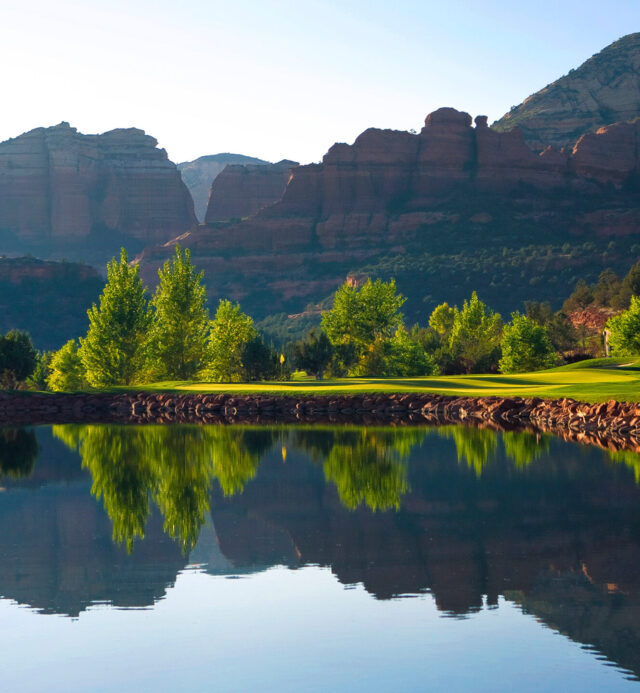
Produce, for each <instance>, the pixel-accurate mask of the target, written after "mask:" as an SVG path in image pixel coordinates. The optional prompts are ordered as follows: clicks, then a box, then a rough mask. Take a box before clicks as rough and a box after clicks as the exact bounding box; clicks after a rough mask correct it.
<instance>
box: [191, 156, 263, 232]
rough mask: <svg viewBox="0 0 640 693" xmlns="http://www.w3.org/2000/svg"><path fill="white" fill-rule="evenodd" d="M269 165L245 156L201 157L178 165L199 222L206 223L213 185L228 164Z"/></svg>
mask: <svg viewBox="0 0 640 693" xmlns="http://www.w3.org/2000/svg"><path fill="white" fill-rule="evenodd" d="M268 163H269V162H268V161H263V160H262V159H256V158H255V157H253V156H244V155H243V154H210V155H207V156H201V157H199V158H197V159H195V160H194V161H183V162H182V163H181V164H178V170H179V171H180V173H181V175H182V180H183V181H184V183H185V185H186V186H187V188H189V192H190V193H191V197H193V205H194V209H195V213H196V216H197V217H198V220H199V221H204V215H205V214H206V213H207V204H208V202H209V192H210V191H211V185H212V183H213V181H214V180H215V179H216V177H217V176H218V175H219V174H220V173H221V172H222V171H223V169H224V167H225V166H226V165H227V164H251V165H253V166H258V165H261V164H268Z"/></svg>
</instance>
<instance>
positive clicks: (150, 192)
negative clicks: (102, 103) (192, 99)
mask: <svg viewBox="0 0 640 693" xmlns="http://www.w3.org/2000/svg"><path fill="white" fill-rule="evenodd" d="M195 223H196V219H195V216H194V213H193V202H192V200H191V196H190V195H189V191H188V190H187V189H186V187H185V185H184V183H183V182H182V179H181V178H180V174H179V172H178V170H177V169H176V167H175V165H174V164H173V163H172V162H171V161H169V159H168V158H167V153H166V152H165V150H164V149H158V147H157V142H156V140H155V139H153V137H149V136H148V135H146V134H145V133H144V132H143V131H142V130H137V129H135V128H129V129H119V130H111V131H110V132H106V133H104V134H102V135H83V134H81V133H79V132H78V131H77V130H76V129H75V128H72V127H71V126H70V125H69V124H68V123H60V124H59V125H56V126H55V127H50V128H38V129H36V130H32V131H31V132H27V133H25V134H24V135H20V136H19V137H16V138H15V139H11V140H7V141H6V142H3V143H1V144H0V235H2V237H3V241H6V242H7V243H8V244H9V246H11V244H13V245H15V246H17V247H18V248H20V249H22V250H25V249H28V250H34V251H36V252H38V253H39V254H40V253H42V254H44V255H51V254H55V252H56V250H59V249H67V248H74V247H75V248H80V249H83V250H84V252H91V250H90V249H89V248H88V246H89V245H91V246H93V247H94V248H99V247H101V246H108V247H109V250H111V249H112V246H115V247H116V249H117V247H118V245H120V244H124V245H129V247H130V248H131V249H132V250H136V251H137V250H139V249H140V248H141V247H142V246H143V245H147V244H150V243H162V242H164V241H167V240H169V239H170V238H173V237H175V236H176V235H178V234H180V233H184V232H185V231H187V230H188V229H190V228H191V227H192V226H194V225H195ZM4 245H5V247H6V245H7V244H6V243H5V244H4ZM83 259H85V258H83Z"/></svg>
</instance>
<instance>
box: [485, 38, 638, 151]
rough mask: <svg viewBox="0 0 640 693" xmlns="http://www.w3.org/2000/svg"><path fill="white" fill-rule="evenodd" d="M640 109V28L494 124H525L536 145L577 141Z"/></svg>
mask: <svg viewBox="0 0 640 693" xmlns="http://www.w3.org/2000/svg"><path fill="white" fill-rule="evenodd" d="M639 115H640V33H637V34H629V35H627V36H623V37H622V38H621V39H619V40H618V41H615V42H614V43H612V44H611V45H609V46H607V47H606V48H604V49H603V50H602V51H600V53H597V54H596V55H594V56H593V57H591V58H589V60H587V61H586V62H585V63H583V64H582V65H581V66H580V67H578V68H577V69H575V70H571V71H570V72H569V74H567V75H565V76H564V77H561V78H560V79H558V80H556V81H555V82H552V83H551V84H549V85H547V86H546V87H545V88H544V89H541V90H540V91H538V92H536V93H535V94H533V95H532V96H529V97H528V98H527V99H525V100H524V101H523V103H521V104H520V105H519V106H515V107H514V108H512V109H511V111H510V112H509V113H507V114H505V115H504V116H503V117H502V118H501V119H500V120H498V121H497V122H496V123H494V124H493V126H492V127H493V128H494V129H495V130H497V131H499V132H504V131H506V130H510V129H512V128H513V127H515V126H518V127H520V128H521V130H522V132H523V134H524V138H525V140H526V142H527V143H528V144H529V145H530V146H531V147H532V148H533V149H534V150H536V151H541V150H542V149H544V147H546V146H547V145H549V144H553V145H555V146H557V147H562V146H568V145H573V143H574V142H575V141H576V140H577V139H578V138H579V137H580V135H582V134H584V133H586V132H594V131H595V130H597V129H598V128H599V127H601V126H603V125H609V124H611V123H615V122H626V121H630V120H632V119H634V118H637V117H638V116H639Z"/></svg>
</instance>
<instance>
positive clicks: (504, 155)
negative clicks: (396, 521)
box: [142, 108, 640, 312]
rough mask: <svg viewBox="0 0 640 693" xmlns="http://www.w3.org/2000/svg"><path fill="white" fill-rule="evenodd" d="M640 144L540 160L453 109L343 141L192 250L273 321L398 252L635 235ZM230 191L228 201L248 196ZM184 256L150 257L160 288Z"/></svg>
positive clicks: (515, 139)
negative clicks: (275, 195) (290, 304)
mask: <svg viewBox="0 0 640 693" xmlns="http://www.w3.org/2000/svg"><path fill="white" fill-rule="evenodd" d="M639 138H640V124H638V123H635V124H627V125H619V126H611V127H609V128H603V129H601V130H599V131H598V132H597V133H595V134H592V135H585V136H584V137H582V138H581V139H580V140H579V141H578V142H577V144H576V145H575V147H573V149H571V150H566V149H563V150H561V151H558V150H556V149H553V148H552V147H548V148H546V149H545V150H544V151H543V152H542V153H541V154H536V153H535V152H534V151H532V150H531V149H530V148H529V147H528V146H527V144H526V143H525V141H524V139H523V136H522V133H521V132H520V131H519V130H517V129H514V130H511V131H509V132H504V133H499V132H496V131H494V130H491V129H489V128H488V127H487V121H486V117H484V116H479V117H478V118H476V120H475V126H474V125H473V124H472V120H471V117H470V116H469V115H468V114H467V113H462V112H459V111H456V110H455V109H452V108H441V109H439V110H437V111H435V112H434V113H431V114H430V115H429V116H428V117H427V119H426V121H425V126H424V128H423V129H422V131H421V132H420V133H419V134H411V133H408V132H399V131H393V130H378V129H369V130H366V131H365V132H364V133H362V134H361V135H360V136H359V137H358V138H357V139H356V140H355V142H354V143H353V145H347V144H335V145H334V146H333V147H331V149H330V150H329V151H328V153H327V154H326V155H325V157H324V159H323V161H322V163H321V164H311V165H308V166H298V167H297V168H294V169H293V170H292V172H291V178H290V180H289V183H288V185H287V187H286V190H285V192H284V195H283V196H282V199H281V200H280V201H279V202H277V203H275V204H273V205H271V206H268V207H266V208H264V209H262V210H260V211H259V212H258V213H256V214H254V215H253V216H252V217H250V218H248V219H246V220H245V221H242V222H240V223H234V224H232V225H231V226H227V227H224V228H220V227H219V225H217V226H216V227H213V226H210V227H207V226H203V227H200V229H199V230H198V231H196V232H194V233H189V234H186V235H185V236H184V237H182V239H181V243H183V244H186V245H188V246H190V247H191V248H192V252H193V256H194V258H197V262H198V264H199V265H200V266H201V267H203V268H204V269H205V271H206V272H207V277H206V281H207V283H208V285H209V288H210V291H211V294H212V295H213V296H220V295H223V296H224V295H227V296H231V297H233V298H236V299H244V297H246V296H247V295H249V294H250V293H251V292H256V291H258V290H259V288H260V287H262V290H263V293H265V292H268V294H269V295H270V297H271V298H270V299H269V305H271V306H273V308H272V312H273V311H274V310H276V309H277V308H276V306H277V305H278V303H282V301H286V300H288V299H291V298H293V297H296V296H297V297H300V303H302V305H304V301H305V300H306V299H313V300H315V299H316V298H322V293H321V292H323V291H324V292H326V293H329V291H330V290H331V289H332V288H334V287H335V286H336V285H337V284H338V283H339V281H341V280H342V279H343V277H344V274H345V273H346V272H347V271H349V270H351V269H353V268H354V267H357V266H358V265H362V264H366V262H367V261H368V260H369V259H370V258H372V257H375V256H378V257H379V256H381V255H382V254H384V253H390V252H391V253H399V254H401V255H402V254H404V255H406V254H407V253H410V252H411V251H412V250H414V249H424V248H426V249H428V250H431V249H432V248H433V247H434V246H436V245H437V246H438V247H442V248H443V249H444V250H445V252H460V249H461V248H463V247H465V246H466V245H468V244H469V242H470V241H473V244H474V245H477V244H478V243H479V242H482V241H481V240H480V239H482V238H485V239H486V244H490V243H494V244H502V245H504V243H505V239H506V241H508V242H509V243H513V242H514V241H515V242H517V243H522V244H523V245H527V244H529V243H531V242H532V241H534V240H536V239H537V238H538V237H542V235H546V237H547V238H553V239H554V242H557V241H559V242H561V243H564V242H565V241H566V239H567V237H568V236H569V235H573V236H582V237H584V238H587V237H590V236H598V235H624V234H633V233H636V232H637V229H638V227H639V224H640V209H639V205H638V202H637V196H636V195H635V194H634V193H633V192H632V191H633V188H634V186H635V185H636V184H637V183H638V172H639V171H640V167H639V154H638V151H639V149H638V147H637V142H638V140H639ZM230 173H231V172H230ZM228 182H229V188H228V189H227V197H228V198H229V199H236V198H239V197H240V196H241V191H240V189H237V190H235V191H234V189H233V186H232V185H231V182H232V177H231V176H230V177H229V179H228ZM214 190H215V186H214ZM447 239H449V241H450V243H449V245H450V249H447V248H445V246H446V243H447ZM547 242H549V241H548V240H547ZM499 247H502V246H501V245H500V246H499ZM171 252H173V251H172V247H171V244H168V245H167V246H166V247H163V248H156V249H153V248H151V249H148V250H147V251H145V253H144V255H143V257H142V270H143V274H144V275H145V276H146V277H147V279H148V281H153V280H154V276H155V269H156V268H157V266H158V264H159V263H160V262H162V260H163V259H164V258H166V256H167V255H168V254H169V253H171ZM265 295H267V293H265ZM325 295H326V294H325Z"/></svg>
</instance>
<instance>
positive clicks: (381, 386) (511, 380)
mask: <svg viewBox="0 0 640 693" xmlns="http://www.w3.org/2000/svg"><path fill="white" fill-rule="evenodd" d="M123 389H124V388H123ZM126 389H127V390H129V391H130V390H131V388H126ZM139 389H140V390H143V391H147V392H149V391H153V392H157V391H163V392H169V391H170V392H184V393H188V392H234V393H238V394H250V393H261V394H267V393H268V394H274V395H301V394H304V395H307V394H309V395H314V394H315V395H320V394H357V393H371V392H438V393H442V394H447V395H469V396H474V397H482V396H487V395H500V396H516V395H520V396H524V397H531V396H537V397H549V398H560V397H572V398H574V399H579V400H585V401H589V402H599V401H606V400H610V399H617V400H620V401H640V361H639V360H637V359H626V360H620V359H618V360H615V359H594V360H591V361H583V362H581V363H578V364H573V365H570V366H563V367H560V368H553V369H551V370H547V371H538V372H535V373H522V374H518V375H464V376H438V377H424V378H338V379H335V380H322V381H316V380H312V379H301V380H294V381H292V382H285V383H282V382H263V383H241V384H226V383H193V382H164V383H154V384H152V385H145V386H143V387H140V388H139Z"/></svg>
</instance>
